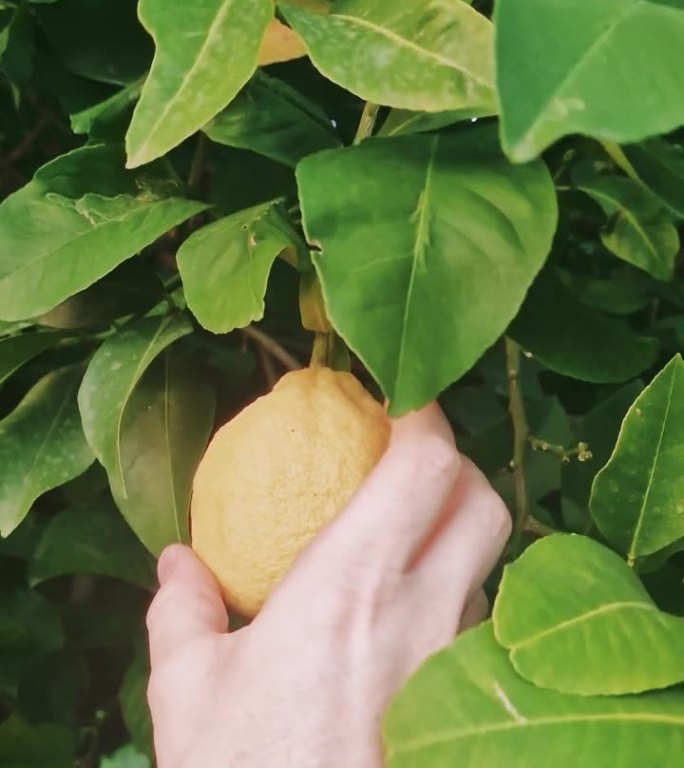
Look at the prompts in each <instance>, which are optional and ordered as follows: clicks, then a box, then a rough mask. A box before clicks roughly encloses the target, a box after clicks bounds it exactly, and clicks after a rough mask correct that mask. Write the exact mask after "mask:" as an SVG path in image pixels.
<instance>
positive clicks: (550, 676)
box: [494, 535, 684, 696]
mask: <svg viewBox="0 0 684 768" xmlns="http://www.w3.org/2000/svg"><path fill="white" fill-rule="evenodd" d="M494 632H495V635H496V639H497V640H498V642H499V643H501V645H503V646H504V647H505V648H507V649H508V651H509V653H510V659H511V662H512V663H513V666H514V667H515V669H516V671H517V672H518V673H519V674H521V675H522V676H523V677H524V678H525V679H526V680H529V681H530V682H531V683H534V684H535V685H537V686H540V687H541V688H553V689H554V690H558V691H563V692H564V693H575V694H581V695H583V696H595V695H605V694H610V695H616V694H627V693H641V692H642V691H648V690H654V689H658V688H667V687H669V686H671V685H675V684H676V683H680V682H682V681H684V655H682V646H683V645H684V619H682V618H678V617H676V616H671V615H670V614H667V613H663V612H662V611H659V610H658V608H657V607H656V605H655V603H654V602H653V600H651V598H650V597H649V595H648V593H647V592H646V590H645V589H644V587H643V585H642V583H641V582H640V581H639V579H638V577H637V576H636V574H635V573H634V571H633V570H632V569H631V568H629V567H628V566H627V564H626V563H625V561H624V560H622V559H621V558H620V556H619V555H617V554H615V553H614V552H612V551H611V550H609V549H606V547H604V546H602V545H601V544H598V543H597V542H595V541H592V540H591V539H588V538H586V537H585V536H567V535H556V536H550V537H548V538H545V539H542V540H541V541H538V542H537V543H535V544H534V545H532V546H531V547H530V548H529V549H527V550H526V551H525V553H524V554H523V555H522V556H521V557H520V558H519V559H518V560H517V561H516V562H515V563H513V564H512V565H509V566H508V567H507V568H506V571H505V572H504V577H503V580H502V582H501V586H500V588H499V593H498V595H497V598H496V603H495V605H494Z"/></svg>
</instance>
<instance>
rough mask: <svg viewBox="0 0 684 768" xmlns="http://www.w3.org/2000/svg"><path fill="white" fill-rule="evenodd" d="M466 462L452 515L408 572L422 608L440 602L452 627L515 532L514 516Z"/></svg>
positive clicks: (451, 502) (450, 506) (453, 499)
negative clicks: (512, 519)
mask: <svg viewBox="0 0 684 768" xmlns="http://www.w3.org/2000/svg"><path fill="white" fill-rule="evenodd" d="M462 461H463V465H462V471H461V475H460V477H459V480H458V483H457V484H456V486H455V488H454V491H453V493H452V496H451V498H450V499H449V502H448V517H447V518H446V520H445V522H444V523H443V525H442V527H441V529H440V531H439V533H438V535H436V536H435V538H434V539H432V540H431V542H430V544H429V546H428V547H427V548H426V549H425V551H423V552H422V553H421V557H420V559H419V561H418V562H417V563H416V564H415V566H414V567H413V569H412V571H411V573H410V574H409V576H408V578H409V580H410V581H412V582H413V584H412V587H411V590H409V591H410V592H413V599H414V600H415V602H416V604H418V605H421V606H422V607H423V609H424V610H429V606H430V605H434V606H435V609H437V606H438V610H439V611H440V612H442V613H443V612H446V613H447V615H449V614H450V615H451V617H452V620H453V622H454V626H455V625H456V624H457V623H458V621H459V619H460V616H461V613H462V611H463V607H464V605H466V604H467V603H468V602H469V600H470V599H471V598H472V596H474V595H475V594H476V593H477V592H478V590H480V589H481V588H482V585H483V583H484V581H485V579H486V578H487V576H488V575H489V573H490V572H491V571H492V569H493V568H494V566H495V565H496V563H497V561H498V559H499V558H500V557H501V553H502V552H503V549H504V547H505V545H506V541H507V540H508V537H509V535H510V532H511V518H510V514H509V513H508V510H507V509H506V506H505V505H504V503H503V502H502V501H501V498H500V497H499V495H498V494H497V493H496V492H495V491H494V489H493V488H492V487H491V485H490V484H489V482H488V481H487V479H486V478H485V476H484V475H483V474H482V473H481V472H480V470H479V469H477V467H476V466H475V465H474V464H473V463H472V462H471V461H470V460H469V459H466V458H465V457H464V458H463V460H462ZM426 606H427V607H426Z"/></svg>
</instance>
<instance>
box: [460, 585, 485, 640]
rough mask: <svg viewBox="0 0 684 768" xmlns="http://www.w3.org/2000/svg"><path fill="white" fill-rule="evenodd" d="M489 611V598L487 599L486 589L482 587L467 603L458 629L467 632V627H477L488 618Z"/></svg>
mask: <svg viewBox="0 0 684 768" xmlns="http://www.w3.org/2000/svg"><path fill="white" fill-rule="evenodd" d="M488 613H489V600H487V595H485V591H484V589H480V590H478V591H477V592H476V593H475V597H473V598H472V600H471V601H470V602H469V603H468V605H466V607H465V611H463V616H461V621H460V623H459V625H458V631H459V632H465V631H466V629H471V628H472V627H476V626H477V625H478V624H480V623H481V622H483V621H484V620H485V619H486V618H487V614H488Z"/></svg>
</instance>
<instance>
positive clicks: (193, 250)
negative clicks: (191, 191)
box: [177, 203, 297, 333]
mask: <svg viewBox="0 0 684 768" xmlns="http://www.w3.org/2000/svg"><path fill="white" fill-rule="evenodd" d="M296 245H297V236H296V234H295V232H294V231H293V230H292V227H291V226H290V224H289V223H288V221H287V219H285V218H284V216H283V215H282V214H281V213H280V212H279V211H278V209H277V208H276V207H275V206H274V205H273V204H272V203H266V204H265V205H259V206H257V207H255V208H249V209H247V210H244V211H240V212H239V213H235V214H233V215H232V216H227V217H226V218H223V219H219V220H218V221H216V222H214V223H213V224H209V225H208V226H206V227H203V228H202V229H199V230H198V231H197V232H195V233H193V234H192V235H191V236H190V237H189V238H188V239H187V240H186V241H185V242H184V243H183V245H182V246H181V248H180V250H179V251H178V255H177V259H178V269H179V271H180V274H181V277H182V280H183V286H184V288H185V298H186V300H187V302H188V307H189V308H190V309H191V310H192V312H193V314H194V315H195V317H197V319H198V320H199V321H200V323H201V324H202V325H203V326H204V327H205V328H207V329H208V330H210V331H213V332H214V333H227V332H228V331H232V330H233V329H234V328H241V327H244V326H245V325H249V323H251V322H252V321H253V320H260V319H261V318H262V317H263V314H264V294H265V293H266V283H267V280H268V276H269V273H270V271H271V266H272V265H273V261H274V260H275V258H276V257H277V256H278V254H279V253H281V252H282V251H283V250H284V249H285V248H292V247H295V246H296Z"/></svg>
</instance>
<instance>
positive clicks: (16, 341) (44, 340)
mask: <svg viewBox="0 0 684 768" xmlns="http://www.w3.org/2000/svg"><path fill="white" fill-rule="evenodd" d="M63 338H64V336H63V334H61V333H23V334H20V335H19V336H11V337H10V338H8V339H2V340H0V384H2V383H3V382H4V381H6V380H7V379H9V377H10V376H11V375H12V374H13V373H14V372H15V371H16V370H17V369H19V368H21V366H22V365H24V363H27V362H28V361H29V360H32V359H33V358H34V357H36V356H37V355H39V354H40V353H41V352H44V351H45V350H46V349H50V347H54V346H55V345H56V344H58V343H59V342H60V341H61V340H62V339H63Z"/></svg>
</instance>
